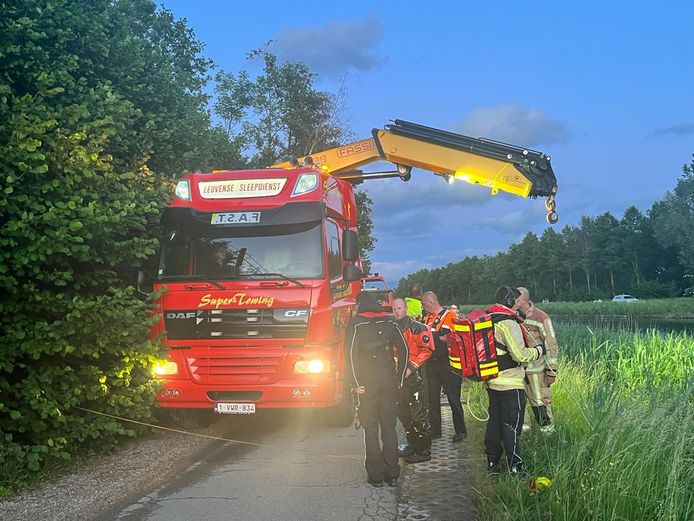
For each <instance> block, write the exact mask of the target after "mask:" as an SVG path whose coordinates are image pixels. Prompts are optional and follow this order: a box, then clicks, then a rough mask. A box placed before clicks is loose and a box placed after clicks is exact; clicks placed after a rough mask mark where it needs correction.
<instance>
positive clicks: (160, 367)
mask: <svg viewBox="0 0 694 521" xmlns="http://www.w3.org/2000/svg"><path fill="white" fill-rule="evenodd" d="M152 372H153V373H154V374H155V375H157V376H173V375H175V374H178V364H177V363H176V362H170V361H162V362H157V363H156V364H154V367H153V368H152Z"/></svg>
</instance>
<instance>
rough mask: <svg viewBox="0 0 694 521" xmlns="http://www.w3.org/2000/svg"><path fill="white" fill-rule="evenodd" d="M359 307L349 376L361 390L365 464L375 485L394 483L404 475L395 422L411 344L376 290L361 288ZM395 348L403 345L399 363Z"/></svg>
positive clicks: (351, 330) (350, 339) (348, 341)
mask: <svg viewBox="0 0 694 521" xmlns="http://www.w3.org/2000/svg"><path fill="white" fill-rule="evenodd" d="M357 306H358V307H357V314H356V315H355V316H354V317H353V318H352V320H350V323H349V326H348V327H347V332H346V336H345V351H346V355H347V366H348V369H347V377H348V379H349V380H350V381H351V384H352V388H353V389H354V390H355V392H356V393H357V398H358V405H357V410H358V414H359V422H360V423H361V425H362V427H364V449H365V451H366V460H365V462H364V465H365V467H366V474H367V478H368V482H369V483H371V484H372V485H373V486H374V487H381V486H383V481H385V482H386V483H387V484H388V485H390V486H391V487H394V486H396V485H397V482H398V477H399V476H400V465H399V464H398V437H397V433H396V432H395V422H396V420H397V412H398V409H397V408H398V390H399V389H400V387H402V383H403V380H404V378H405V369H406V368H407V359H408V350H407V343H406V342H405V340H404V339H403V337H402V334H401V333H400V330H399V329H398V327H397V325H396V324H395V322H394V321H393V320H392V319H391V318H389V316H388V314H387V313H386V312H385V311H383V308H382V307H381V305H380V304H379V303H378V302H376V299H375V298H374V297H373V296H372V295H370V294H369V293H365V292H363V291H362V292H361V293H359V295H357ZM393 348H395V349H396V350H397V368H396V364H395V360H394V358H393ZM379 431H380V441H379ZM381 442H382V443H383V446H382V447H381Z"/></svg>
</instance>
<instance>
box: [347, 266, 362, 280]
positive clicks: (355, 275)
mask: <svg viewBox="0 0 694 521" xmlns="http://www.w3.org/2000/svg"><path fill="white" fill-rule="evenodd" d="M363 275H364V274H363V273H362V272H361V270H360V269H359V268H357V267H356V266H355V265H354V264H347V265H346V266H345V267H344V269H343V270H342V280H344V281H345V282H354V281H356V280H360V279H361V278H362V276H363Z"/></svg>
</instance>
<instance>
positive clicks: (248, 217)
mask: <svg viewBox="0 0 694 521" xmlns="http://www.w3.org/2000/svg"><path fill="white" fill-rule="evenodd" d="M259 222H260V212H225V213H213V214H212V218H211V219H210V223H211V224H254V223H259Z"/></svg>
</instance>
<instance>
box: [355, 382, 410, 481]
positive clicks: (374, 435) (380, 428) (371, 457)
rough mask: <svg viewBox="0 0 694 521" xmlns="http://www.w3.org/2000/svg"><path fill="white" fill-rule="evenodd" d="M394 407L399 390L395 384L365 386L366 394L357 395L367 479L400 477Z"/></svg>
mask: <svg viewBox="0 0 694 521" xmlns="http://www.w3.org/2000/svg"><path fill="white" fill-rule="evenodd" d="M397 410H398V390H397V387H396V385H395V383H392V385H383V386H374V385H367V386H366V393H365V394H362V395H359V422H360V423H361V426H362V427H363V428H364V449H365V451H366V460H365V462H364V466H365V467H366V474H367V476H368V479H369V481H383V480H384V479H391V478H397V477H398V476H400V465H398V458H399V457H398V435H397V433H396V432H395V422H396V420H397V416H398V415H397ZM379 432H380V440H379ZM381 443H382V444H383V446H381Z"/></svg>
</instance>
